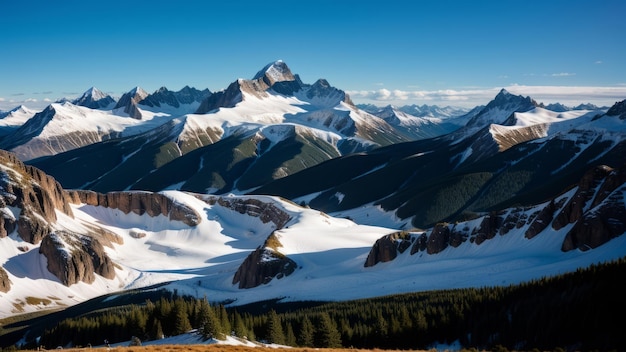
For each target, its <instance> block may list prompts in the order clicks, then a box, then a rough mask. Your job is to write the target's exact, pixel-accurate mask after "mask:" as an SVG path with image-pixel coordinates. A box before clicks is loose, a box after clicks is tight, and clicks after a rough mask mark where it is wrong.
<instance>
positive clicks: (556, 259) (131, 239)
mask: <svg viewBox="0 0 626 352" xmlns="http://www.w3.org/2000/svg"><path fill="white" fill-rule="evenodd" d="M164 194H166V195H167V196H168V197H171V198H172V199H174V200H175V201H176V202H180V203H183V204H186V205H187V206H189V207H191V208H193V209H194V210H195V211H196V212H197V213H198V214H202V219H201V222H200V223H199V224H198V225H197V226H193V227H190V226H188V225H185V224H183V223H181V222H177V221H171V220H168V219H167V218H166V217H164V216H162V215H159V216H157V217H150V216H149V215H147V214H144V215H136V214H133V213H129V214H124V213H123V212H121V211H119V210H113V209H109V208H103V207H96V206H89V205H84V204H78V205H75V206H73V209H72V211H73V212H74V217H75V218H74V219H71V218H69V217H68V216H66V215H64V214H61V213H58V214H57V215H58V217H59V219H60V220H59V221H58V222H57V225H56V228H57V229H59V230H60V229H65V230H69V231H74V232H79V233H81V232H83V233H84V232H85V231H87V226H94V225H96V226H102V227H103V228H105V229H107V230H109V231H111V232H113V233H115V234H117V235H119V236H121V238H122V239H123V244H113V245H112V247H110V248H106V252H107V254H108V255H109V257H110V258H111V259H112V260H113V261H114V262H115V263H116V274H115V278H113V279H111V280H108V279H104V278H103V277H100V276H97V278H96V281H95V282H94V283H92V284H86V283H84V282H80V283H78V284H74V285H71V286H69V287H66V286H64V285H62V284H61V283H60V282H59V280H58V279H56V278H55V277H54V276H52V275H51V274H50V273H49V272H48V271H47V270H46V260H45V258H44V257H43V256H42V255H41V254H39V251H38V245H32V244H28V243H24V242H23V241H21V240H20V239H19V238H18V237H17V236H16V234H15V233H13V234H11V235H9V236H8V237H5V238H2V239H0V260H1V261H2V266H3V268H4V269H5V270H6V271H7V272H8V274H9V278H10V280H11V282H12V288H11V290H10V291H9V292H8V293H2V294H0V295H1V297H2V298H3V299H2V300H1V302H0V317H6V316H10V315H12V314H16V313H26V312H31V311H37V310H42V309H54V308H56V307H61V306H67V305H73V304H76V303H79V302H82V301H85V300H87V299H89V298H93V297H96V296H99V295H102V294H105V293H112V292H117V291H122V290H127V289H133V288H141V287H146V286H150V285H154V284H158V283H168V282H169V284H167V285H166V287H168V288H170V289H176V290H178V292H181V293H186V294H191V295H195V296H197V297H203V296H205V295H206V296H207V297H208V298H209V299H210V300H214V301H221V302H223V301H233V302H234V303H233V304H234V305H238V304H245V303H250V302H255V301H259V300H264V299H271V298H283V299H284V300H285V301H290V300H331V301H332V300H347V299H356V298H363V297H373V296H380V295H385V294H393V293H401V292H413V291H422V290H432V289H443V288H456V287H478V286H487V285H509V284H514V283H519V282H522V281H527V280H531V279H535V278H538V277H542V276H546V275H555V274H560V273H563V272H567V271H572V270H576V269H577V268H580V267H585V266H588V265H589V264H591V263H597V262H602V261H606V260H610V259H616V258H620V257H622V256H623V254H624V252H625V249H626V237H625V236H621V237H619V238H616V239H614V240H612V241H611V242H610V243H608V244H607V245H604V246H602V247H600V248H598V249H596V250H591V251H586V252H580V251H569V252H566V253H564V252H561V251H560V246H561V243H562V241H563V237H564V235H565V233H566V231H567V228H566V229H561V230H560V231H553V230H549V231H548V232H547V233H542V234H541V235H539V236H537V237H535V238H533V239H532V240H529V239H526V238H525V237H524V234H523V231H524V229H516V230H512V231H511V232H510V233H508V234H507V235H506V236H498V237H496V238H494V239H493V240H491V241H488V242H485V243H483V244H481V245H476V244H473V243H469V241H468V242H467V243H464V244H462V245H461V246H460V247H458V248H448V249H446V250H444V251H443V252H441V253H439V254H436V255H426V254H420V255H414V256H409V255H408V254H405V255H403V256H400V257H398V258H397V259H396V260H395V261H392V262H387V263H379V264H377V265H376V266H373V267H369V268H366V267H364V262H365V260H366V258H367V256H368V253H369V252H370V250H371V248H372V246H373V244H374V243H375V242H376V240H377V239H379V238H380V237H382V236H384V235H386V234H389V233H392V232H394V231H395V230H393V229H390V228H385V227H376V226H364V225H358V224H356V223H354V222H352V221H350V220H346V219H340V218H333V217H330V216H328V215H327V214H324V213H321V212H319V211H316V210H313V209H307V208H301V207H299V206H297V205H295V204H293V203H290V202H286V201H284V200H281V199H279V198H274V197H264V196H263V197H262V196H258V197H238V196H230V197H227V198H226V199H228V200H231V201H232V200H237V199H240V200H241V199H250V198H254V199H257V200H259V201H261V202H263V203H269V204H273V205H274V206H276V207H278V208H279V209H281V210H282V211H285V212H286V213H287V214H289V216H290V220H289V221H288V222H287V224H286V225H285V226H284V227H282V228H280V229H277V228H276V225H275V224H274V223H272V222H266V223H264V222H263V221H261V219H260V218H259V217H256V216H251V215H247V214H242V213H241V212H239V211H235V210H232V209H231V208H228V207H225V206H222V205H219V203H214V204H211V202H207V201H205V200H202V199H201V198H204V199H208V198H209V196H196V195H193V194H188V193H183V192H179V191H167V192H165V193H164ZM475 225H476V224H471V223H468V226H475ZM272 232H274V235H275V236H276V237H277V238H278V240H279V241H280V243H281V245H282V247H279V248H278V250H279V251H280V252H281V253H282V254H284V255H286V256H288V257H289V258H291V259H292V260H294V261H295V262H296V263H297V264H298V268H297V269H296V271H295V272H294V273H293V274H291V275H289V276H287V277H283V278H282V279H276V278H275V279H273V280H271V281H270V282H269V283H268V284H266V285H261V286H259V287H256V288H251V289H239V288H238V287H237V286H236V285H234V284H233V283H232V280H233V275H234V273H235V271H236V270H237V268H238V267H239V266H240V265H241V263H242V261H243V260H244V259H245V258H246V257H247V256H248V254H249V253H250V252H251V251H254V250H255V249H256V248H258V247H259V246H260V245H262V244H263V243H264V241H265V240H266V239H267V237H268V236H269V235H270V234H271V233H272ZM142 236H143V237H142ZM365 288H366V289H365ZM27 297H31V299H29V301H30V302H32V301H37V300H39V302H45V303H40V304H29V303H26V302H27ZM32 297H36V298H37V299H33V298H32ZM18 307H19V308H18Z"/></svg>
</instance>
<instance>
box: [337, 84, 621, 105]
mask: <svg viewBox="0 0 626 352" xmlns="http://www.w3.org/2000/svg"><path fill="white" fill-rule="evenodd" d="M502 88H505V89H506V90H508V91H509V92H511V93H513V94H517V95H523V96H530V97H531V98H533V99H535V100H536V101H538V102H543V103H547V104H549V103H555V102H560V103H563V104H566V105H578V104H582V103H593V104H596V105H599V106H611V105H613V104H614V103H615V102H617V101H621V100H624V99H626V86H614V87H589V86H578V87H567V86H526V85H518V84H511V85H509V86H507V87H496V88H472V89H462V90H455V89H444V90H397V89H396V90H388V89H379V90H371V91H347V93H348V94H349V95H350V97H351V98H352V100H353V101H355V102H356V103H361V102H364V103H374V104H379V105H380V104H381V103H382V104H385V105H386V104H392V105H405V104H424V103H427V104H436V105H458V106H465V107H474V106H477V105H484V104H487V103H488V102H489V101H491V100H492V99H493V98H494V97H495V96H496V95H497V94H498V92H499V91H500V89H502Z"/></svg>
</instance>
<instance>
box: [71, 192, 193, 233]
mask: <svg viewBox="0 0 626 352" xmlns="http://www.w3.org/2000/svg"><path fill="white" fill-rule="evenodd" d="M67 197H68V199H69V200H70V202H72V203H74V204H81V203H82V204H87V205H93V206H100V207H105V208H110V209H118V210H121V211H122V212H124V214H128V213H131V212H132V213H135V214H137V215H143V214H148V215H150V216H152V217H155V216H159V215H163V216H166V217H168V218H169V219H170V220H176V221H182V222H183V223H185V224H187V225H189V226H196V225H198V224H199V223H200V219H201V218H200V215H199V214H198V213H196V211H195V210H193V209H191V208H189V207H188V206H186V205H184V204H181V203H178V202H176V201H174V200H173V199H171V198H169V197H167V196H165V195H163V194H161V193H153V192H138V191H133V192H109V193H104V194H103V193H98V192H94V191H85V190H70V191H67Z"/></svg>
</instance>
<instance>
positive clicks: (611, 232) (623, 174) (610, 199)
mask: <svg viewBox="0 0 626 352" xmlns="http://www.w3.org/2000/svg"><path fill="white" fill-rule="evenodd" d="M607 170H608V168H606V167H602V168H600V169H599V168H596V169H594V170H592V171H591V172H589V173H587V174H586V175H585V176H586V177H585V178H587V180H585V178H583V179H584V180H585V182H581V185H579V187H582V184H583V183H588V184H592V185H593V187H592V188H593V189H595V190H596V191H595V192H593V194H591V195H589V194H588V193H589V192H585V191H584V190H582V191H581V190H580V189H579V191H577V192H576V194H577V195H578V193H579V192H580V193H581V194H584V195H586V197H583V196H581V197H579V198H578V199H581V198H582V199H584V200H585V204H582V205H580V204H577V205H576V207H575V209H576V211H574V212H572V214H577V209H578V208H583V207H584V206H585V205H586V204H589V205H588V207H587V208H588V210H586V211H584V212H583V213H582V214H581V215H580V216H579V218H578V219H576V223H575V224H574V226H573V227H572V229H571V230H570V231H569V232H568V233H567V235H566V236H565V239H564V240H563V245H562V246H561V250H562V251H565V252H566V251H570V250H574V249H578V250H582V251H586V250H588V249H593V248H596V247H598V246H600V245H603V244H605V243H607V242H608V241H610V240H611V239H613V238H615V237H618V236H621V235H623V234H624V232H626V207H625V206H624V203H625V202H624V195H625V194H626V185H625V183H626V165H623V166H622V167H621V168H620V169H618V170H611V171H610V172H609V173H608V174H607V173H606V172H605V171H607ZM591 174H592V175H591ZM602 175H605V176H604V178H603V177H602ZM590 178H592V180H593V181H591V180H589V179H590ZM570 219H571V218H570Z"/></svg>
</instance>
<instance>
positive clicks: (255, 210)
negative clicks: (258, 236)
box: [201, 196, 291, 230]
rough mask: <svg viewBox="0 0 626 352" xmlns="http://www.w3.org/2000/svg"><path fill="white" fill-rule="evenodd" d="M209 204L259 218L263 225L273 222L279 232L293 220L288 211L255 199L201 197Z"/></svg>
mask: <svg viewBox="0 0 626 352" xmlns="http://www.w3.org/2000/svg"><path fill="white" fill-rule="evenodd" d="M201 199H203V200H204V201H205V202H207V203H208V204H219V205H221V206H223V207H225V208H229V209H232V210H235V211H237V212H239V213H241V214H248V215H250V216H254V217H258V218H259V219H260V220H261V221H262V222H263V223H267V222H270V221H271V222H272V223H273V224H274V225H275V226H276V229H277V230H280V229H282V228H283V227H284V226H285V224H287V222H288V221H289V220H290V219H291V216H290V215H289V213H287V212H286V211H284V210H282V209H280V208H279V207H277V206H276V205H274V204H272V203H265V202H263V201H260V200H258V199H254V198H247V199H242V198H227V197H215V196H204V197H201Z"/></svg>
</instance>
